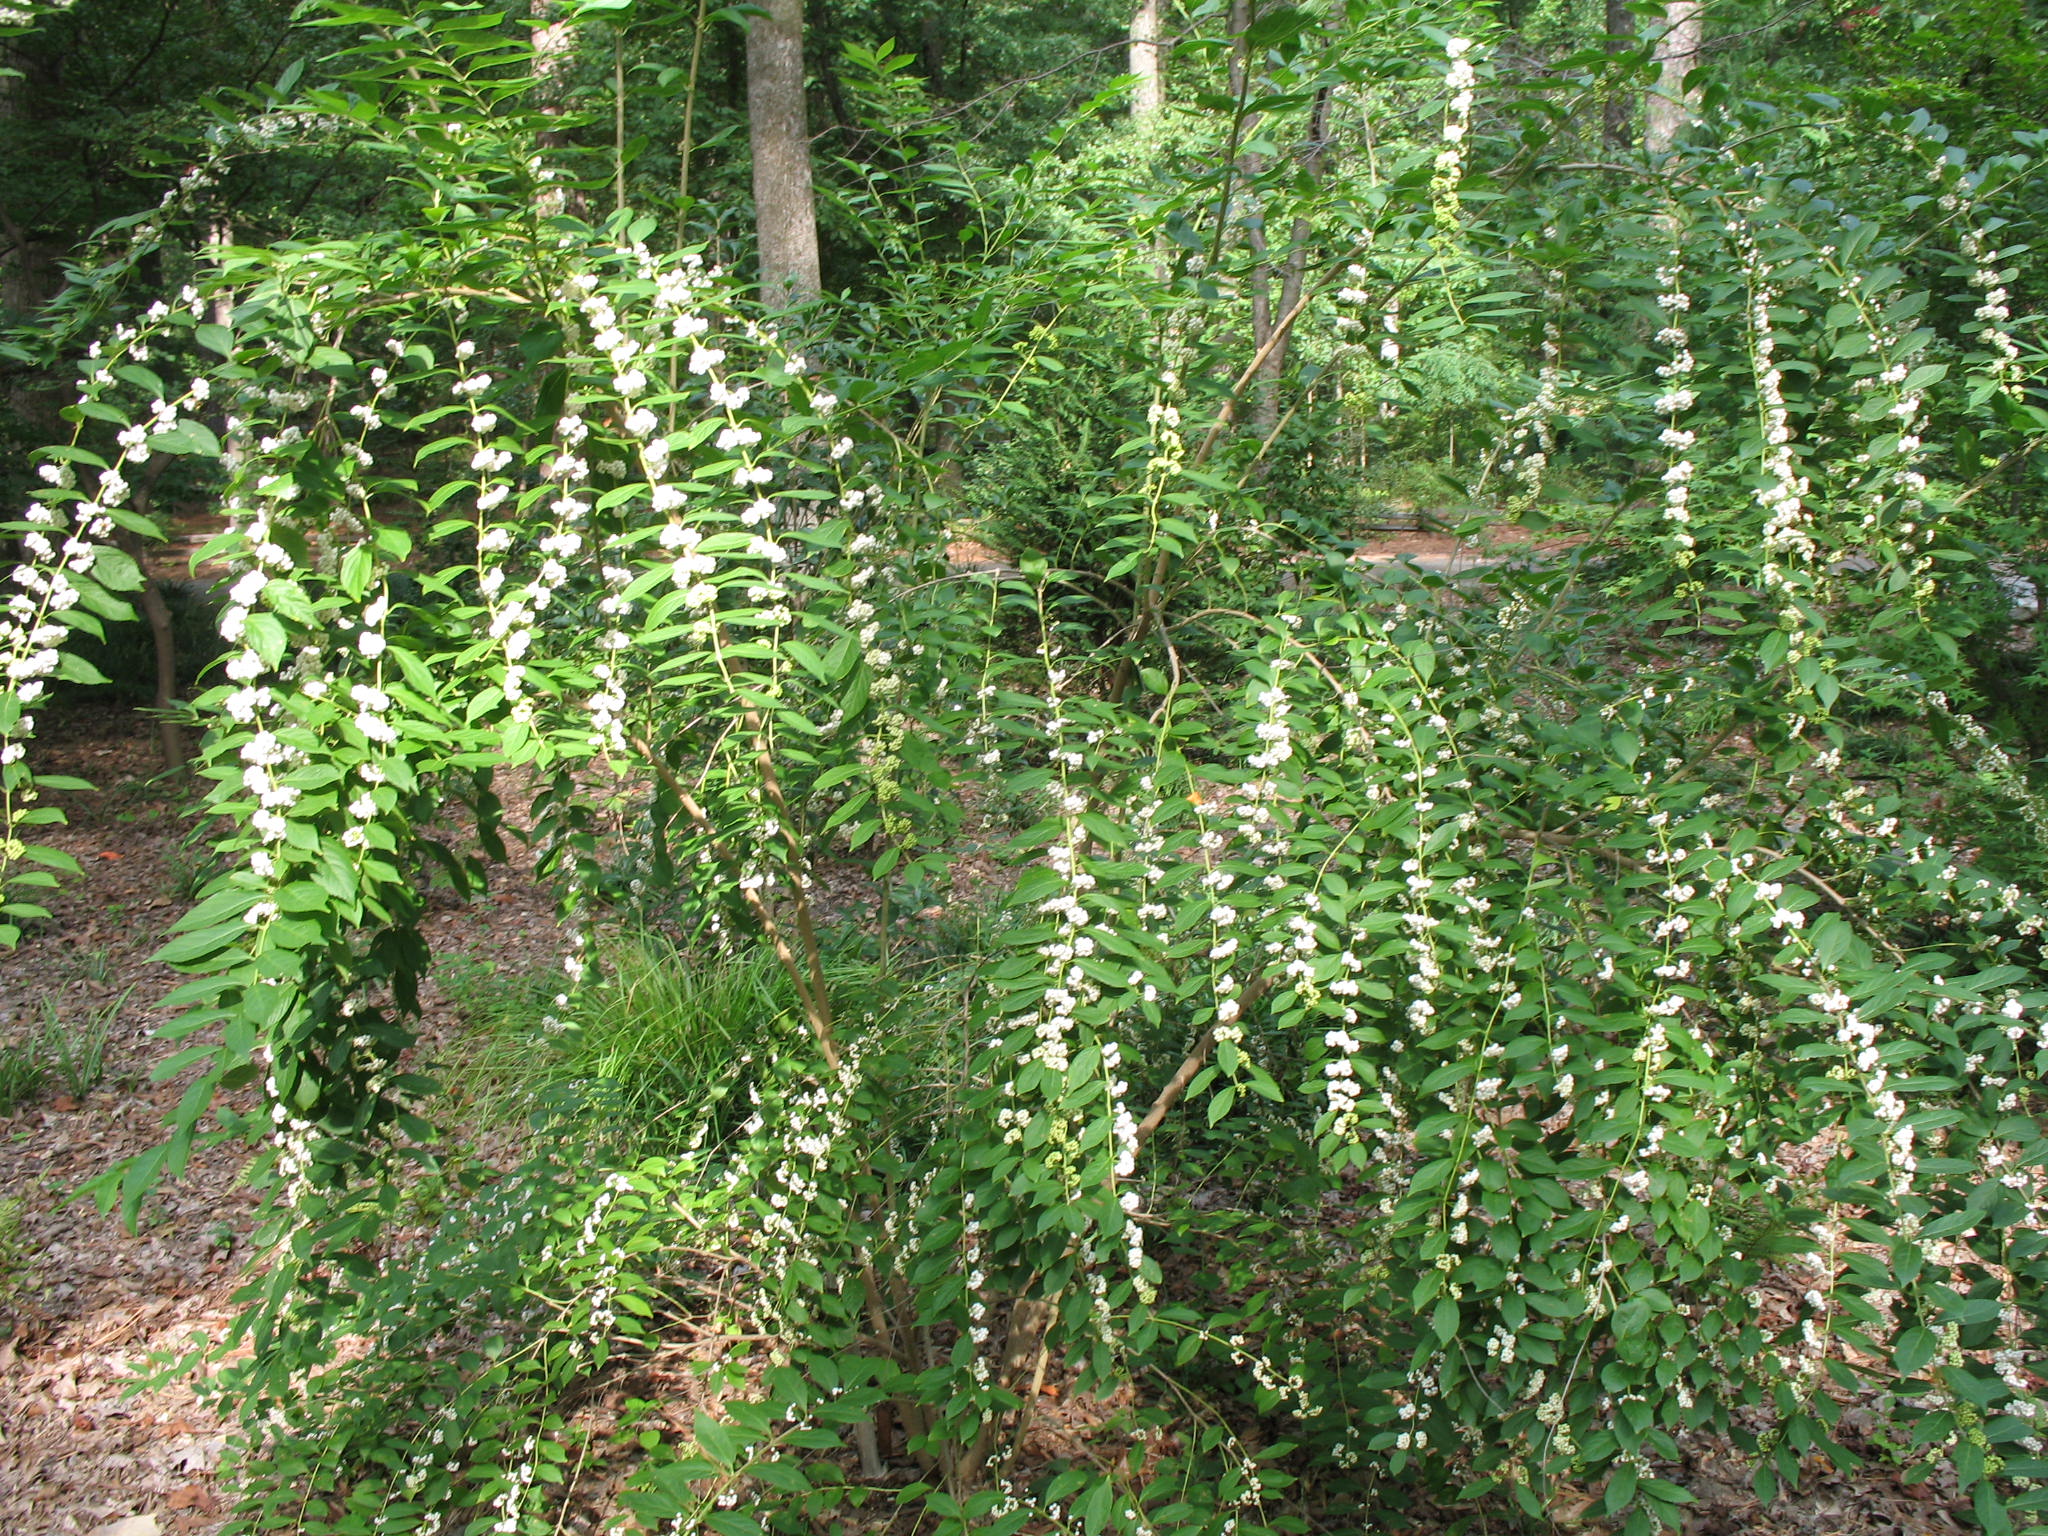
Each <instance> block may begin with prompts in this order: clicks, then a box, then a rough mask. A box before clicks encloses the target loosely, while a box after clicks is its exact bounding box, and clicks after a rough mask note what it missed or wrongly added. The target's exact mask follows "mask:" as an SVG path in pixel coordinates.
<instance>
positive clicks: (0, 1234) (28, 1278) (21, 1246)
mask: <svg viewBox="0 0 2048 1536" xmlns="http://www.w3.org/2000/svg"><path fill="white" fill-rule="evenodd" d="M21 1213H22V1205H21V1201H20V1200H19V1199H18V1198H16V1199H7V1200H0V1317H4V1318H7V1319H9V1320H10V1321H14V1320H18V1319H19V1317H20V1316H21V1313H22V1312H23V1311H24V1310H25V1309H26V1306H27V1302H28V1297H29V1293H30V1291H31V1290H32V1289H33V1287H34V1282H35V1249H34V1246H33V1244H32V1243H31V1242H30V1240H29V1237H28V1234H27V1233H26V1232H24V1231H23V1230H22V1221H21Z"/></svg>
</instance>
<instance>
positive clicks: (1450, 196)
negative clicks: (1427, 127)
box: [1429, 37, 1479, 232]
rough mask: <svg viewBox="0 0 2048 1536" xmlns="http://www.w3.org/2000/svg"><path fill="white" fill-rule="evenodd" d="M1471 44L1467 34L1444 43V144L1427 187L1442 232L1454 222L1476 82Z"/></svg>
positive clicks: (1456, 216)
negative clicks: (1446, 95)
mask: <svg viewBox="0 0 2048 1536" xmlns="http://www.w3.org/2000/svg"><path fill="white" fill-rule="evenodd" d="M1472 47H1473V44H1472V39H1470V38H1469V37H1454V38H1451V39H1450V40H1449V41H1448V42H1446V43H1445V44H1444V54H1445V56H1446V57H1448V58H1449V60H1450V68H1449V69H1447V70H1446V71H1444V88H1445V89H1446V90H1448V91H1449V92H1450V93H1451V95H1450V100H1449V101H1448V102H1447V103H1446V104H1445V107H1444V147H1443V148H1442V149H1440V150H1438V151H1437V155H1436V174H1435V175H1434V176H1432V177H1431V178H1430V183H1429V190H1430V198H1431V201H1432V202H1433V203H1434V205H1435V208H1436V218H1437V223H1438V225H1439V226H1440V228H1442V229H1443V230H1444V231H1446V232H1448V231H1449V230H1452V229H1455V228H1456V227H1457V224H1458V184H1459V183H1460V182H1461V181H1463V180H1464V177H1465V139H1466V137H1467V135H1469V134H1470V133H1471V131H1472V88H1473V86H1475V85H1477V84H1478V82H1479V76H1478V74H1477V72H1476V71H1475V70H1474V69H1473V68H1472V58H1471V54H1472Z"/></svg>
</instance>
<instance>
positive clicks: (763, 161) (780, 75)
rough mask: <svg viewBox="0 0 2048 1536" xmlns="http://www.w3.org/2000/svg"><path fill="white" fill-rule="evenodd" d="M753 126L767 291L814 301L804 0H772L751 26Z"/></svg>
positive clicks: (817, 279)
mask: <svg viewBox="0 0 2048 1536" xmlns="http://www.w3.org/2000/svg"><path fill="white" fill-rule="evenodd" d="M747 125H748V132H749V139H748V143H749V147H750V149H751V151H752V154H753V158H754V224H755V232H756V238H757V240H758V242H759V248H760V263H761V291H762V293H763V294H764V295H766V296H768V297H769V299H770V301H771V302H774V303H777V304H790V303H802V302H804V301H806V300H809V299H815V298H816V297H817V296H818V294H819V292H820V290H821V288H822V286H823V279H822V278H821V276H820V274H819V267H818V217H817V207H816V203H815V201H814V200H813V197H812V193H811V135H810V127H809V121H808V114H807V112H806V109H805V105H804V7H803V0H768V4H767V6H766V8H765V10H764V11H763V13H762V14H760V15H758V16H756V17H754V18H753V20H752V22H751V23H750V24H749V26H748V28H747Z"/></svg>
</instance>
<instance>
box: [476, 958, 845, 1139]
mask: <svg viewBox="0 0 2048 1536" xmlns="http://www.w3.org/2000/svg"><path fill="white" fill-rule="evenodd" d="M598 969H599V973H600V974H601V976H602V977H603V979H602V981H601V982H599V983H598V984H597V985H596V986H593V987H590V988H588V989H586V990H585V991H584V992H583V993H582V994H581V995H580V996H579V997H577V998H576V999H575V1001H574V1002H573V1004H572V1003H569V1002H566V1001H564V1000H563V999H562V998H560V997H557V996H555V994H554V992H553V983H552V981H551V980H549V979H548V978H546V977H539V978H536V977H534V976H531V975H528V976H516V975H512V976H507V975H503V974H500V973H496V972H493V971H491V970H490V969H489V968H488V967H487V966H482V965H478V964H477V963H475V962H471V963H470V967H469V968H466V969H461V970H458V971H456V972H455V973H454V974H453V976H450V975H449V974H448V973H446V972H445V971H444V973H443V975H442V978H441V981H442V987H443V990H444V991H448V992H450V993H451V994H452V995H455V996H457V997H459V998H460V999H462V1000H463V1001H462V1002H460V1003H458V1006H464V1004H466V1006H464V1012H465V1014H466V1015H467V1017H468V1018H469V1019H470V1021H471V1023H472V1026H473V1027H474V1028H475V1029H476V1034H475V1035H474V1036H473V1037H472V1039H471V1040H470V1042H469V1043H468V1045H467V1046H466V1047H465V1048H464V1049H463V1050H461V1051H460V1052H459V1053H458V1055H457V1059H456V1061H455V1063H454V1064H453V1065H452V1067H451V1068H450V1070H449V1072H448V1073H447V1074H446V1076H447V1078H448V1085H449V1087H450V1088H451V1089H452V1090H453V1091H454V1092H456V1093H457V1094H458V1096H460V1097H462V1098H464V1099H465V1100H466V1101H467V1102H468V1103H469V1104H470V1106H471V1108H472V1110H473V1112H475V1113H476V1114H477V1115H478V1116H479V1117H480V1118H482V1119H484V1120H486V1121H489V1122H492V1123H505V1124H511V1123H515V1122H517V1121H520V1120H523V1119H524V1118H525V1117H526V1116H527V1115H528V1114H529V1113H530V1112H531V1110H532V1108H533V1105H534V1104H535V1103H536V1102H537V1101H539V1100H540V1099H542V1098H544V1097H545V1096H546V1095H547V1094H548V1093H549V1092H550V1091H551V1090H560V1089H568V1088H573V1087H577V1086H591V1085H603V1093H602V1099H603V1102H604V1104H605V1106H606V1107H607V1108H608V1109H609V1110H610V1111H611V1112H612V1113H613V1114H614V1115H615V1117H616V1119H617V1122H618V1123H619V1124H621V1125H624V1126H630V1127H632V1134H633V1135H634V1136H636V1137H645V1138H648V1139H649V1140H650V1141H653V1142H659V1141H660V1140H661V1139H662V1138H663V1135H664V1130H665V1128H668V1127H672V1126H674V1125H675V1124H677V1123H678V1119H679V1117H682V1116H684V1112H685V1111H687V1110H690V1109H693V1108H697V1107H700V1106H702V1105H704V1104H705V1103H707V1102H708V1101H710V1100H712V1099H716V1098H719V1097H722V1096H723V1095H724V1093H725V1092H727V1091H728V1090H729V1089H730V1087H731V1085H732V1083H733V1081H734V1074H735V1072H736V1070H737V1069H738V1068H740V1067H742V1066H744V1064H745V1063H746V1062H747V1061H749V1060H750V1059H752V1058H753V1057H755V1056H757V1055H758V1054H760V1052H761V1051H762V1050H763V1049H764V1047H768V1046H771V1045H773V1044H775V1043H777V1042H782V1041H786V1040H787V1039H788V1037H789V1035H790V1032H791V1030H792V1029H794V1028H796V1027H797V1024H796V1022H795V1021H796V1017H797V1015H796V1006H797V1005H796V999H795V997H794V996H793V994H792V993H791V991H790V987H789V981H788V978H787V977H786V976H784V975H783V973H782V971H781V969H780V967H778V966H777V965H776V963H775V960H774V958H773V956H771V955H768V954H765V953H759V952H749V953H737V954H736V953H730V952H725V951H717V952H712V953H709V954H703V953H695V952H691V951H687V950H683V949H679V948H677V947H676V946H675V945H673V944H671V943H669V942H668V941H667V940H665V939H661V938H658V937H655V936H652V935H640V936H634V937H628V938H624V939H621V940H618V941H616V942H615V943H613V944H611V945H608V946H607V947H606V948H605V950H604V951H603V953H602V954H601V956H600V961H599V967H598ZM876 980H877V978H876V977H875V975H874V973H873V971H872V969H871V967H870V966H869V965H868V963H866V962H861V961H853V960H843V961H840V962H838V963H837V964H836V965H834V966H833V967H831V968H830V969H828V973H827V982H828V984H829V985H831V986H832V987H833V988H834V989H835V990H836V991H840V992H843V993H844V994H845V995H846V997H847V999H848V1004H849V1006H855V1009H856V1011H859V1006H858V1005H857V1004H856V999H860V1000H863V1001H864V1002H865V1003H866V1005H867V1006H872V1003H873V1000H872V999H871V998H869V997H868V994H869V993H871V992H872V990H873V987H874V985H875V983H876ZM686 1118H687V1117H686ZM690 1123H691V1124H695V1120H694V1118H690Z"/></svg>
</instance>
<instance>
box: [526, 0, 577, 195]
mask: <svg viewBox="0 0 2048 1536" xmlns="http://www.w3.org/2000/svg"><path fill="white" fill-rule="evenodd" d="M534 19H535V20H536V21H541V22H543V25H541V26H538V27H535V28H534V33H533V78H534V79H535V80H536V81H537V82H539V85H540V97H541V101H542V103H543V105H542V107H541V111H542V112H543V113H544V114H546V115H547V116H549V117H560V116H561V115H562V108H561V104H560V101H561V95H562V72H563V70H564V69H565V68H566V66H567V65H568V63H569V59H570V56H571V55H572V54H574V53H575V51H576V29H575V28H574V27H573V26H571V25H570V24H569V23H568V22H567V21H565V20H563V19H562V16H561V12H560V9H559V8H558V7H557V5H556V4H555V0H542V3H541V4H538V5H536V6H535V7H534ZM539 139H540V143H539V148H540V149H541V150H542V152H543V153H542V158H543V159H545V158H546V153H545V152H546V151H548V150H550V149H561V148H563V147H565V146H566V145H567V144H568V142H569V135H568V134H567V133H566V132H564V131H563V130H561V129H559V128H547V129H543V130H542V131H541V133H540V135H539ZM536 206H537V207H538V208H539V209H540V211H541V213H542V214H543V215H544V216H549V215H553V214H557V213H579V214H580V213H581V212H583V194H582V193H580V192H571V191H570V190H569V189H567V188H564V187H560V186H548V187H544V188H542V189H541V194H540V196H539V198H538V199H537V200H536Z"/></svg>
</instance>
